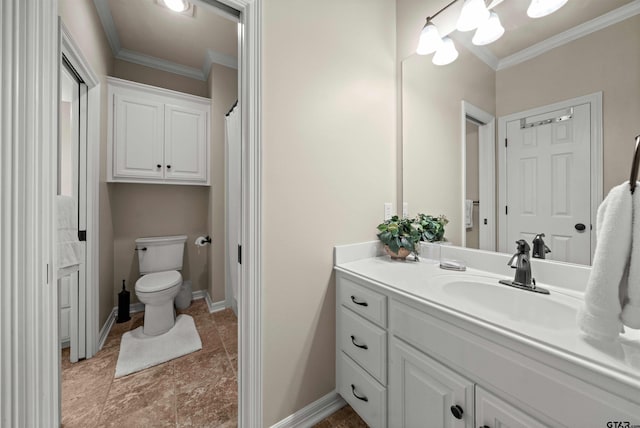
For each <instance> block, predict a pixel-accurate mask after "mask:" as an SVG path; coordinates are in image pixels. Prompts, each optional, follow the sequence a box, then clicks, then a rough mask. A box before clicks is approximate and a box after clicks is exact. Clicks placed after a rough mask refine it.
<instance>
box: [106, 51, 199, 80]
mask: <svg viewBox="0 0 640 428" xmlns="http://www.w3.org/2000/svg"><path fill="white" fill-rule="evenodd" d="M114 56H115V58H116V59H119V60H122V61H128V62H132V63H134V64H140V65H144V66H146V67H150V68H155V69H157V70H162V71H166V72H169V73H173V74H178V75H180V76H185V77H189V78H191V79H194V80H201V81H205V80H207V79H206V78H205V75H204V73H203V71H202V70H200V69H198V68H194V67H188V66H186V65H182V64H178V63H177V62H173V61H168V60H166V59H162V58H157V57H155V56H151V55H146V54H143V53H140V52H135V51H131V50H129V49H120V50H119V51H118V53H117V54H115V55H114Z"/></svg>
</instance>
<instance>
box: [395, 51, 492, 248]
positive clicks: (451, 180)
mask: <svg viewBox="0 0 640 428" xmlns="http://www.w3.org/2000/svg"><path fill="white" fill-rule="evenodd" d="M458 51H459V52H460V56H459V57H458V59H457V60H456V61H455V62H453V63H451V64H449V65H445V66H435V65H433V64H432V63H431V57H432V55H427V56H420V55H413V56H411V57H409V58H407V59H405V60H404V61H403V62H402V134H403V139H402V145H403V147H402V148H403V197H404V201H405V202H407V203H408V204H409V214H410V215H415V214H417V213H425V214H431V215H440V214H444V215H446V216H447V218H448V219H449V221H450V222H449V225H448V226H447V227H446V229H445V230H446V231H445V238H446V239H447V240H449V241H451V242H453V243H454V244H456V245H459V244H460V243H461V242H462V222H463V218H462V198H461V197H460V195H461V191H462V177H463V172H462V162H461V159H462V131H461V114H462V105H461V101H462V100H465V101H467V102H470V103H471V104H473V105H475V106H476V107H479V108H481V109H482V110H484V111H486V112H488V113H491V114H493V113H494V112H495V72H494V71H493V69H492V68H490V67H489V66H488V65H486V64H485V63H483V62H482V61H480V60H479V59H478V58H477V57H476V56H475V55H473V54H471V53H470V52H469V51H467V50H466V49H464V48H462V47H460V46H459V47H458Z"/></svg>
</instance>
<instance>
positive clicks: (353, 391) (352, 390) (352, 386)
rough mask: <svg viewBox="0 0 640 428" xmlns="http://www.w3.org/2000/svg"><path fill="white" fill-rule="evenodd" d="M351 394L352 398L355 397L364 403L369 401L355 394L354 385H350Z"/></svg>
mask: <svg viewBox="0 0 640 428" xmlns="http://www.w3.org/2000/svg"><path fill="white" fill-rule="evenodd" d="M351 393H352V394H353V396H354V397H356V398H357V399H358V400H362V401H364V402H367V401H369V399H368V398H367V397H365V396H364V395H358V394H356V386H355V385H354V384H351Z"/></svg>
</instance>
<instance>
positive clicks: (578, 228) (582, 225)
mask: <svg viewBox="0 0 640 428" xmlns="http://www.w3.org/2000/svg"><path fill="white" fill-rule="evenodd" d="M574 227H575V228H576V230H577V231H578V232H582V231H584V230H585V229H586V228H587V226H585V225H584V224H582V223H577V224H576V225H575V226H574Z"/></svg>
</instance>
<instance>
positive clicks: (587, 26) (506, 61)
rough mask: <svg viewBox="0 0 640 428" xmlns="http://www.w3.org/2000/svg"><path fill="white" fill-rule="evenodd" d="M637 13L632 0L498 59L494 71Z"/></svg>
mask: <svg viewBox="0 0 640 428" xmlns="http://www.w3.org/2000/svg"><path fill="white" fill-rule="evenodd" d="M639 13H640V0H634V1H632V2H631V3H627V4H626V5H624V6H621V7H619V8H617V9H614V10H612V11H611V12H608V13H605V14H604V15H601V16H599V17H597V18H594V19H592V20H591V21H587V22H585V23H583V24H580V25H577V26H575V27H573V28H571V29H569V30H567V31H564V32H562V33H560V34H556V35H555V36H553V37H549V38H548V39H546V40H543V41H541V42H539V43H536V44H535V45H532V46H529V47H528V48H526V49H523V50H521V51H519V52H516V53H514V54H512V55H509V56H507V57H504V58H502V59H500V60H499V61H498V66H497V67H496V68H495V70H504V69H505V68H509V67H513V66H514V65H517V64H520V63H523V62H525V61H528V60H530V59H532V58H535V57H537V56H538V55H542V54H543V53H545V52H548V51H550V50H551V49H555V48H557V47H559V46H562V45H565V44H567V43H569V42H572V41H574V40H577V39H579V38H581V37H584V36H587V35H589V34H591V33H595V32H596V31H599V30H602V29H603V28H607V27H609V26H611V25H614V24H617V23H619V22H622V21H624V20H626V19H628V18H631V17H632V16H635V15H637V14H639ZM474 53H475V52H474Z"/></svg>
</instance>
